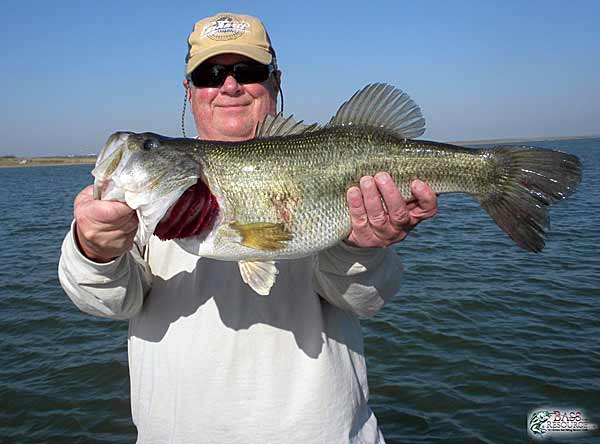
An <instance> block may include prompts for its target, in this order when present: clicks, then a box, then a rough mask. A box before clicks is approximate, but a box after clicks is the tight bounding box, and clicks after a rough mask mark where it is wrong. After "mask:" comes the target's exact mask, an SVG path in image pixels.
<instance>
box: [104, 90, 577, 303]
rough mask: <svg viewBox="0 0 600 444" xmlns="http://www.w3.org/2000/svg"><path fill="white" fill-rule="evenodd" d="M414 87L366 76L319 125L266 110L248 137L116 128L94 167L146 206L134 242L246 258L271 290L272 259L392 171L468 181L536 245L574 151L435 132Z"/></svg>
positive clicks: (456, 188)
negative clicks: (479, 145)
mask: <svg viewBox="0 0 600 444" xmlns="http://www.w3.org/2000/svg"><path fill="white" fill-rule="evenodd" d="M424 128H425V120H424V118H423V116H422V114H421V111H420V109H419V107H418V106H417V105H416V104H415V103H414V102H413V101H412V100H411V99H410V98H409V97H408V95H407V94H406V93H403V92H402V91H400V90H398V89H396V88H394V87H392V86H390V85H386V84H372V85H368V86H366V87H365V88H363V89H362V90H360V91H358V92H357V93H356V94H355V95H354V96H352V97H351V98H350V99H349V100H348V101H347V102H345V103H344V104H343V105H342V106H341V107H340V109H339V110H338V112H337V113H336V115H335V116H334V117H333V118H332V119H331V121H330V122H329V123H328V124H326V125H324V126H323V127H320V126H318V125H316V124H315V125H304V124H302V122H295V121H294V120H293V119H292V118H291V117H290V118H287V119H285V118H283V116H281V115H278V116H276V117H271V116H269V117H267V118H266V119H265V121H264V122H262V123H261V124H260V125H259V126H258V127H257V132H256V137H255V138H254V139H251V140H248V141H244V142H215V141H203V140H197V139H183V138H167V137H164V136H160V135H158V134H153V133H141V134H134V133H128V132H118V133H115V134H113V135H112V136H111V137H110V138H109V139H108V141H107V143H106V144H105V146H104V148H103V150H102V152H101V153H100V155H99V157H98V160H97V163H96V167H95V169H94V170H93V172H92V174H93V175H94V176H95V178H96V179H95V184H94V194H95V197H96V198H102V199H105V200H119V201H122V202H125V203H127V205H129V206H130V207H131V208H133V209H136V210H137V214H138V218H139V221H140V224H139V228H138V233H137V242H138V243H140V244H142V245H144V244H145V243H146V242H147V241H148V239H149V237H150V235H151V234H155V235H157V236H158V237H159V238H161V239H163V240H166V239H176V241H177V242H178V243H179V244H180V245H181V246H182V247H183V248H184V249H185V250H186V251H188V252H191V253H193V254H197V255H199V256H204V257H210V258H215V259H221V260H227V261H238V262H239V264H240V272H241V275H242V278H243V280H244V281H245V282H246V283H247V284H249V285H250V286H251V287H252V288H253V289H254V290H255V291H256V292H257V293H259V294H268V293H269V291H270V288H271V287H272V285H273V284H274V282H275V275H276V274H277V268H276V266H275V265H274V262H273V261H275V260H282V259H293V258H299V257H303V256H307V255H310V254H312V253H314V252H317V251H320V250H323V249H325V248H328V247H329V246H332V245H334V244H336V243H338V242H340V241H341V240H342V239H344V238H345V237H346V236H347V235H348V234H349V232H350V230H351V224H350V217H349V214H348V209H347V206H346V198H345V196H346V191H347V189H348V188H349V187H350V186H352V185H355V184H357V183H358V182H359V179H360V178H361V177H362V176H364V175H374V174H375V173H377V172H379V171H386V172H389V173H390V174H391V176H392V178H393V179H394V181H395V183H396V184H397V185H398V187H399V190H400V192H401V194H402V195H403V196H404V198H409V197H410V196H411V193H410V183H411V182H412V181H413V180H414V179H417V178H418V179H421V180H423V181H425V182H427V183H428V184H429V185H430V186H431V188H432V189H433V190H434V191H435V192H436V193H437V194H443V193H467V194H469V195H471V196H473V197H474V198H475V199H477V200H478V201H479V203H480V204H481V206H482V207H483V208H484V209H485V210H486V211H487V212H488V214H489V215H490V216H491V217H492V218H493V219H494V221H496V223H497V224H498V226H499V227H500V228H501V229H502V230H504V231H505V232H506V233H507V234H508V235H509V236H510V237H511V238H512V239H513V240H514V241H515V242H516V243H517V245H519V246H520V247H522V248H524V249H526V250H529V251H534V252H538V251H541V250H542V248H543V247H544V235H545V230H546V229H547V227H548V224H549V216H548V206H549V205H550V204H551V203H553V202H555V201H557V200H560V199H563V198H565V197H567V196H568V195H569V194H571V193H572V192H573V191H574V188H575V187H576V185H577V184H578V183H579V182H580V180H581V164H580V162H579V160H578V159H577V157H575V156H573V155H571V154H566V153H563V152H559V151H554V150H548V149H542V148H535V147H526V146H512V147H506V146H499V147H492V148H485V149H470V148H464V147H460V146H454V145H449V144H444V143H438V142H430V141H426V140H415V137H418V136H420V135H422V134H423V133H424Z"/></svg>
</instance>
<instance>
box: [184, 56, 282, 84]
mask: <svg viewBox="0 0 600 444" xmlns="http://www.w3.org/2000/svg"><path fill="white" fill-rule="evenodd" d="M239 65H245V66H246V67H247V66H252V65H254V66H261V67H263V66H266V67H267V76H266V77H265V79H264V80H260V81H252V82H249V81H244V80H240V79H238V78H237V77H236V73H235V67H236V66H239ZM215 66H220V67H223V68H226V71H225V76H224V77H223V79H222V80H221V81H220V82H218V83H215V84H212V83H211V84H208V85H196V83H195V82H194V79H193V78H194V72H196V70H197V69H200V68H203V69H207V68H208V69H211V68H213V67H215ZM274 72H275V67H274V66H273V64H272V63H270V64H268V65H265V64H262V63H259V62H236V63H232V64H230V65H225V64H222V63H213V64H211V65H204V66H203V65H199V66H198V67H196V69H194V71H192V73H191V74H190V75H189V76H188V79H187V80H188V82H191V83H192V84H193V85H194V86H195V87H196V88H217V87H220V86H222V85H223V83H225V80H226V79H227V77H228V76H230V75H231V76H233V78H234V79H235V80H236V82H238V83H241V84H243V85H247V84H250V83H262V82H264V81H266V80H267V79H268V78H269V77H270V76H271V74H273V73H274ZM217 79H218V78H217V76H214V75H213V77H212V78H211V79H210V80H217Z"/></svg>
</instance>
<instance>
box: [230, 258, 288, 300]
mask: <svg viewBox="0 0 600 444" xmlns="http://www.w3.org/2000/svg"><path fill="white" fill-rule="evenodd" d="M238 265H239V266H240V274H241V275H242V280H243V281H244V282H245V283H246V284H248V285H249V286H250V288H252V290H254V291H255V292H257V293H258V294H260V295H261V296H268V295H269V293H270V292H271V287H273V285H274V284H275V276H277V274H279V270H277V267H276V266H275V262H273V261H266V262H263V261H239V262H238Z"/></svg>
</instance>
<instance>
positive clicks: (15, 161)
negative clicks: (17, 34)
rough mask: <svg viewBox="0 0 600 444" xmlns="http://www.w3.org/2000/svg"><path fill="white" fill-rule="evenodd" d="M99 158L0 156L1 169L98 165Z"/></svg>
mask: <svg viewBox="0 0 600 444" xmlns="http://www.w3.org/2000/svg"><path fill="white" fill-rule="evenodd" d="M96 157H97V156H48V157H43V156H32V157H14V156H0V168H13V167H19V168H20V167H34V166H61V165H84V164H94V163H96Z"/></svg>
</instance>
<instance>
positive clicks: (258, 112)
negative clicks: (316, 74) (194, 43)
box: [184, 54, 277, 141]
mask: <svg viewBox="0 0 600 444" xmlns="http://www.w3.org/2000/svg"><path fill="white" fill-rule="evenodd" d="M245 60H249V59H248V58H247V57H244V56H241V55H237V54H221V55H218V56H215V57H211V58H210V59H208V60H207V61H206V62H204V64H207V65H210V64H216V63H218V64H222V65H232V64H234V63H237V62H241V61H245ZM185 85H186V81H184V86H185ZM189 86H190V89H189V95H188V98H189V99H190V102H191V107H192V113H193V114H194V121H195V122H196V128H197V129H198V135H199V136H200V138H201V139H206V140H227V141H239V140H247V139H250V138H252V137H254V130H255V128H256V124H257V123H259V122H261V121H262V120H263V119H264V117H265V116H266V115H267V114H272V115H275V113H276V106H277V103H276V102H277V95H276V92H275V91H276V90H275V85H274V80H273V75H271V76H270V77H269V78H268V79H267V80H266V81H264V82H262V83H247V84H241V83H238V82H237V81H236V80H235V78H234V77H233V76H232V75H231V74H230V75H228V76H227V78H226V79H225V82H224V83H223V84H222V85H221V86H218V87H214V88H212V87H207V88H196V87H195V86H194V85H193V84H192V82H189Z"/></svg>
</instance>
